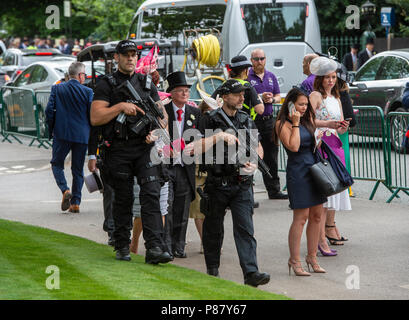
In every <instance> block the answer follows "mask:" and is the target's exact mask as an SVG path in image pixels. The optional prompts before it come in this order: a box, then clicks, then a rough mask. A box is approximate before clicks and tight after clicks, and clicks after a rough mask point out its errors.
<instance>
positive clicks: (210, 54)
mask: <svg viewBox="0 0 409 320" xmlns="http://www.w3.org/2000/svg"><path fill="white" fill-rule="evenodd" d="M191 55H192V57H193V58H194V59H195V60H196V61H197V63H198V68H200V66H201V65H206V66H208V67H216V66H217V64H218V63H219V60H220V43H219V39H217V37H216V36H214V35H213V34H208V35H206V36H202V37H200V38H197V39H195V40H193V42H192V50H191ZM186 63H187V54H186V55H185V60H184V61H183V66H182V69H181V71H184V69H185V67H186Z"/></svg>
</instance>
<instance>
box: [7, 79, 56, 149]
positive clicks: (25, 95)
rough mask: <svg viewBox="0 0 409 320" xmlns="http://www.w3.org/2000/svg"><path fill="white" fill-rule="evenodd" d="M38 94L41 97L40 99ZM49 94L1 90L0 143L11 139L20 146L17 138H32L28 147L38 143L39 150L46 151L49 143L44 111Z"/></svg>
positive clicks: (8, 88) (28, 90)
mask: <svg viewBox="0 0 409 320" xmlns="http://www.w3.org/2000/svg"><path fill="white" fill-rule="evenodd" d="M40 94H42V95H43V97H40V96H39V95H40ZM49 94H50V91H45V90H43V91H41V92H40V91H39V92H38V93H37V92H35V91H34V90H32V89H27V88H19V87H11V86H3V87H2V88H1V94H0V96H1V105H2V108H1V110H0V113H1V123H2V125H1V128H2V131H1V134H2V136H3V140H2V142H4V141H8V142H10V143H11V142H12V140H11V139H10V138H13V139H14V140H16V141H17V142H19V143H20V144H22V143H23V142H22V141H21V140H20V139H19V137H28V138H32V140H31V142H30V146H32V145H33V143H34V142H38V143H39V145H38V147H39V148H40V147H44V148H46V149H48V146H50V143H49V142H48V129H47V125H46V121H45V113H44V111H45V107H46V105H47V102H48V96H49ZM47 95H48V96H47ZM46 96H47V97H46ZM37 97H39V101H40V103H37ZM46 101H47V102H46ZM44 103H45V104H44Z"/></svg>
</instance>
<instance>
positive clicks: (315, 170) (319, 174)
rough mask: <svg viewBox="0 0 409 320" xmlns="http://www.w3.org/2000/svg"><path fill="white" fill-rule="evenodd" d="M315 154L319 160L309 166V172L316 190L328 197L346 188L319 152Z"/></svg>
mask: <svg viewBox="0 0 409 320" xmlns="http://www.w3.org/2000/svg"><path fill="white" fill-rule="evenodd" d="M316 154H318V156H319V158H320V161H318V162H317V163H315V164H313V165H312V166H311V167H310V173H311V176H312V179H313V181H314V183H315V186H316V187H317V189H318V191H319V192H321V193H322V194H323V195H324V196H325V197H330V196H333V195H334V194H337V193H340V192H342V191H344V190H346V189H347V188H348V186H345V185H344V184H343V183H342V182H341V181H340V180H339V178H338V176H337V175H336V173H335V171H334V169H333V168H332V166H331V164H330V163H329V161H328V160H326V159H324V158H323V157H322V155H321V153H320V152H316Z"/></svg>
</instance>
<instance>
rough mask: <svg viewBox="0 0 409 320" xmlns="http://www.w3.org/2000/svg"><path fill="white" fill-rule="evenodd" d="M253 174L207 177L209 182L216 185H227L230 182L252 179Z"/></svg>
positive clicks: (235, 182) (236, 182)
mask: <svg viewBox="0 0 409 320" xmlns="http://www.w3.org/2000/svg"><path fill="white" fill-rule="evenodd" d="M252 178H253V176H222V177H216V176H210V177H207V179H209V180H208V182H209V183H210V184H214V185H216V186H226V185H228V184H241V183H246V182H250V181H252Z"/></svg>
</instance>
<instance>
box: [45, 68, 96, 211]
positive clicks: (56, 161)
mask: <svg viewBox="0 0 409 320" xmlns="http://www.w3.org/2000/svg"><path fill="white" fill-rule="evenodd" d="M68 74H69V77H70V79H69V81H67V82H65V83H62V84H58V85H54V86H53V87H52V88H51V95H50V99H49V101H48V104H47V108H46V110H45V114H46V118H47V124H48V129H49V137H50V139H51V137H52V138H53V152H52V160H51V168H52V171H53V174H54V178H55V181H56V182H57V185H58V187H59V188H60V190H61V192H62V193H63V197H62V201H61V210H62V211H66V210H69V212H75V213H79V212H80V208H79V205H80V203H81V189H82V186H83V184H84V170H83V167H84V161H85V155H86V152H87V145H88V139H89V133H90V108H91V102H92V98H93V92H92V90H91V89H90V88H88V87H86V86H83V85H82V84H83V83H84V81H85V78H86V74H85V66H84V64H83V63H81V62H73V63H72V64H71V65H70V67H69V69H68ZM70 151H72V156H71V162H72V165H71V172H72V177H73V179H72V193H71V192H70V189H69V188H68V186H67V181H66V180H65V176H64V161H65V158H66V157H67V155H68V153H69V152H70Z"/></svg>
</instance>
